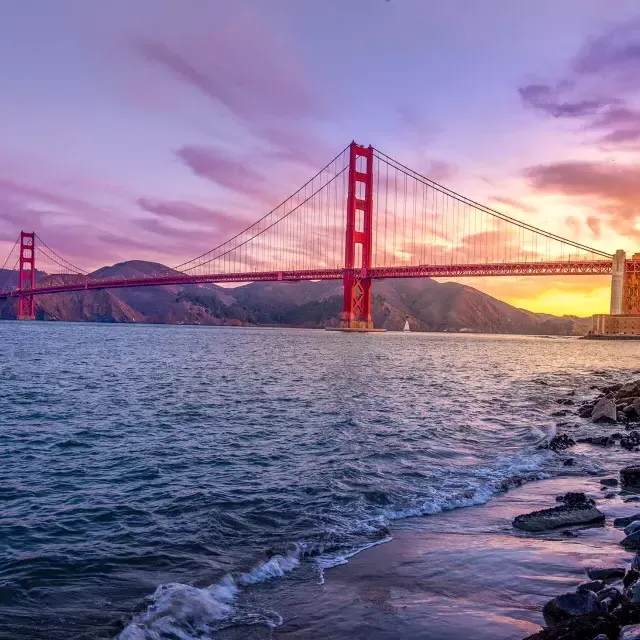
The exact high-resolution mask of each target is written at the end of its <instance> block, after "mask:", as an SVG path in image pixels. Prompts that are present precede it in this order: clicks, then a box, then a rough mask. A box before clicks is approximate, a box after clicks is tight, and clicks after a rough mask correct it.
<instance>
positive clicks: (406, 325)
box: [402, 318, 411, 331]
mask: <svg viewBox="0 0 640 640" xmlns="http://www.w3.org/2000/svg"><path fill="white" fill-rule="evenodd" d="M402 331H411V329H410V328H409V318H407V319H406V320H405V321H404V329H402Z"/></svg>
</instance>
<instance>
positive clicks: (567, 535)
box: [560, 529, 578, 538]
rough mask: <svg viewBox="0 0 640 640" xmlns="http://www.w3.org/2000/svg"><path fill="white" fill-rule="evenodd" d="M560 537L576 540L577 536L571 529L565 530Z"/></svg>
mask: <svg viewBox="0 0 640 640" xmlns="http://www.w3.org/2000/svg"><path fill="white" fill-rule="evenodd" d="M560 535H562V536H564V537H565V538H577V537H578V534H577V533H576V532H575V531H573V530H572V529H565V530H564V531H563V532H562V533H561V534H560Z"/></svg>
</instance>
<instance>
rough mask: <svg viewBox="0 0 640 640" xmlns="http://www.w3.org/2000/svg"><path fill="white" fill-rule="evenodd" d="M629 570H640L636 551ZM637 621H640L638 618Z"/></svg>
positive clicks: (639, 561) (639, 556)
mask: <svg viewBox="0 0 640 640" xmlns="http://www.w3.org/2000/svg"><path fill="white" fill-rule="evenodd" d="M631 571H640V553H636V555H635V556H633V560H632V561H631ZM638 622H640V620H639V621H638Z"/></svg>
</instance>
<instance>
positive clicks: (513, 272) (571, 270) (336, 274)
mask: <svg viewBox="0 0 640 640" xmlns="http://www.w3.org/2000/svg"><path fill="white" fill-rule="evenodd" d="M611 272H612V262H611V260H580V261H574V262H572V261H565V262H519V263H507V262H505V263H485V264H465V265H417V266H398V267H394V266H391V267H372V268H370V269H368V270H366V273H365V272H363V270H360V269H354V275H356V276H357V277H361V278H362V277H369V278H371V279H373V280H381V279H384V278H463V277H474V276H475V277H479V276H559V275H562V276H565V275H610V274H611ZM345 273H346V270H345V269H308V270H295V271H247V272H240V273H213V274H206V275H190V274H181V273H177V272H176V273H173V274H170V275H166V276H153V277H145V278H104V279H100V280H91V278H90V277H87V278H85V277H82V276H66V277H71V278H75V279H74V280H73V281H71V282H67V283H64V284H56V285H51V286H45V287H37V288H35V289H25V290H20V289H14V290H12V291H4V292H0V300H1V299H6V298H17V297H20V296H24V295H29V296H32V295H34V296H35V295H44V294H53V293H65V292H72V291H94V290H100V289H123V288H127V287H157V286H171V285H185V284H204V283H210V284H224V283H239V282H279V281H282V282H298V281H300V280H342V279H343V277H344V275H345Z"/></svg>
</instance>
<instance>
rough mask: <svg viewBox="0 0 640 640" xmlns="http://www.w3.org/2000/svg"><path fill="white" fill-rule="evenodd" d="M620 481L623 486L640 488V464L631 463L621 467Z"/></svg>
mask: <svg viewBox="0 0 640 640" xmlns="http://www.w3.org/2000/svg"><path fill="white" fill-rule="evenodd" d="M620 482H621V484H622V486H623V487H627V488H632V489H640V466H637V465H630V466H628V467H624V469H620Z"/></svg>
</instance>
